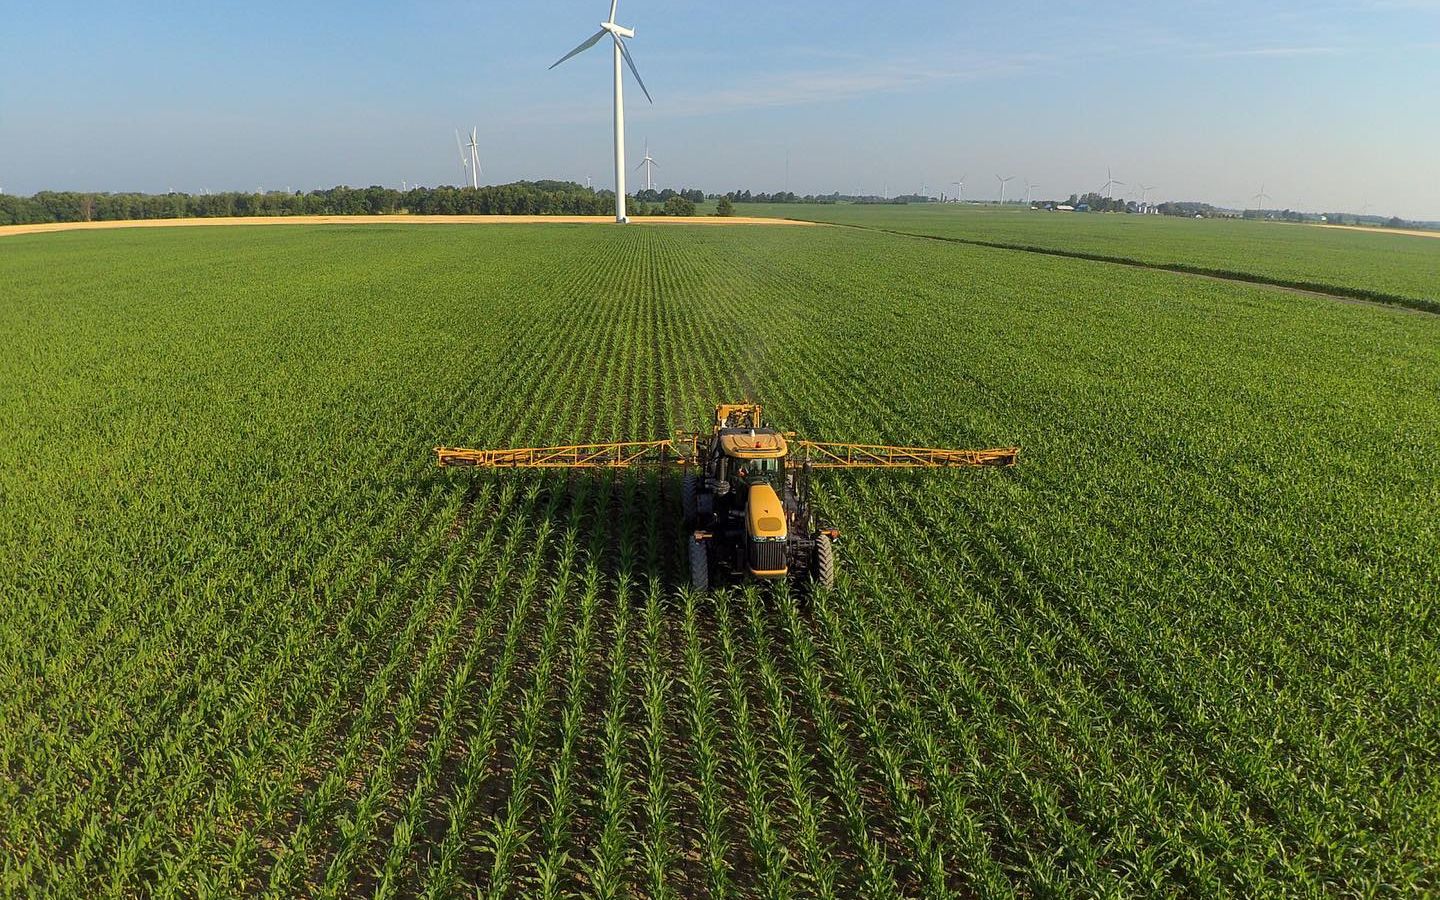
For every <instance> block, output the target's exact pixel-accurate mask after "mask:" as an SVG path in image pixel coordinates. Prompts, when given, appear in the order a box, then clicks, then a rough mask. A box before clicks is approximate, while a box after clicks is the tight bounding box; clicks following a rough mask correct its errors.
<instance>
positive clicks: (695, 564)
mask: <svg viewBox="0 0 1440 900" xmlns="http://www.w3.org/2000/svg"><path fill="white" fill-rule="evenodd" d="M690 586H691V587H693V588H695V590H697V591H699V592H700V593H702V594H703V593H705V592H706V591H708V590H710V548H709V547H707V546H706V545H705V542H704V541H697V540H695V538H694V537H691V538H690Z"/></svg>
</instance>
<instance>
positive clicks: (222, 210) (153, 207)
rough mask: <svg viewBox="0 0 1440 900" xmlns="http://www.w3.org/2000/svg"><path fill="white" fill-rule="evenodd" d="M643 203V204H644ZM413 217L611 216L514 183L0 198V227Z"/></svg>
mask: <svg viewBox="0 0 1440 900" xmlns="http://www.w3.org/2000/svg"><path fill="white" fill-rule="evenodd" d="M640 195H641V196H640V197H637V199H636V200H635V201H633V202H634V203H635V206H634V207H633V208H632V209H631V210H630V212H631V213H632V214H634V215H694V213H695V203H696V202H698V201H703V200H704V199H705V195H704V193H703V192H701V191H698V190H684V191H673V190H670V189H668V188H667V189H666V190H664V191H642V192H640ZM649 195H654V196H653V197H651V196H649ZM642 198H644V199H642ZM403 213H410V214H414V215H435V216H449V215H478V216H486V215H533V216H547V215H555V216H561V215H569V216H591V215H597V216H598V215H614V214H615V192H614V191H596V190H592V189H590V188H587V187H584V186H583V185H579V184H576V183H574V182H570V181H517V182H514V183H512V184H497V185H485V186H483V187H479V188H472V187H448V186H442V187H415V188H410V189H409V190H405V191H398V190H395V189H394V188H388V187H380V186H378V185H377V186H372V187H368V188H352V187H346V186H340V187H333V188H329V189H327V190H316V191H309V192H308V193H307V192H301V191H295V192H293V193H292V192H285V191H265V192H254V193H249V192H243V191H223V192H220V193H215V194H211V193H204V194H185V193H168V194H139V193H91V192H78V191H41V192H39V193H38V194H35V195H34V196H31V197H21V196H15V195H9V194H0V225H28V224H34V223H44V222H107V221H117V220H121V219H183V218H221V217H231V216H366V215H371V216H377V215H397V214H403Z"/></svg>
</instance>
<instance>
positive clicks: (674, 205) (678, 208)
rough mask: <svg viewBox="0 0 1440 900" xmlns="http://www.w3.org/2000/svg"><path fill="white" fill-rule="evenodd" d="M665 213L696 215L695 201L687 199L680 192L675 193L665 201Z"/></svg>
mask: <svg viewBox="0 0 1440 900" xmlns="http://www.w3.org/2000/svg"><path fill="white" fill-rule="evenodd" d="M665 215H667V216H693V215H695V202H694V201H693V200H687V199H685V198H684V197H682V196H680V195H679V194H673V195H671V197H670V198H669V199H668V200H666V201H665Z"/></svg>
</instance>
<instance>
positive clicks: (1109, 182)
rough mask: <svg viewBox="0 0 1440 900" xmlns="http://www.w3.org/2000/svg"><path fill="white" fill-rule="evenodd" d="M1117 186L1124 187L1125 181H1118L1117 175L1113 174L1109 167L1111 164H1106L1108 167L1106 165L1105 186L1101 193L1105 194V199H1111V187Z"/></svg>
mask: <svg viewBox="0 0 1440 900" xmlns="http://www.w3.org/2000/svg"><path fill="white" fill-rule="evenodd" d="M1117 186H1118V187H1124V186H1125V182H1123V181H1116V180H1115V176H1114V175H1112V174H1111V172H1110V167H1109V166H1106V167H1105V186H1104V187H1103V188H1101V189H1100V193H1102V194H1104V195H1105V199H1106V200H1109V199H1110V189H1111V188H1113V187H1117Z"/></svg>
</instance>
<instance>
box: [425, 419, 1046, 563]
mask: <svg viewBox="0 0 1440 900" xmlns="http://www.w3.org/2000/svg"><path fill="white" fill-rule="evenodd" d="M1019 452H1020V450H1019V448H1018V447H1004V448H999V449H994V450H945V449H937V448H933V447H886V446H877V445H873V444H831V443H819V442H817V441H805V440H797V439H796V438H795V435H794V434H793V433H791V432H781V431H778V430H776V429H775V428H772V427H770V426H768V425H766V424H765V423H764V422H763V421H762V420H761V417H760V407H759V406H758V405H756V404H754V403H728V404H723V405H721V406H717V407H716V408H715V423H714V427H713V428H712V429H711V432H710V434H708V435H702V434H700V433H698V432H678V433H677V434H676V435H675V437H674V438H671V439H669V440H658V441H630V442H620V443H609V444H571V445H567V446H563V447H521V448H516V449H511V450H466V449H459V448H454V447H436V448H435V455H436V456H437V458H438V459H439V463H440V465H441V466H470V467H477V468H487V469H624V468H629V467H632V466H662V467H679V468H681V469H682V470H684V479H683V482H682V485H681V489H680V500H681V506H682V508H683V510H684V516H685V528H686V530H687V531H688V532H689V537H688V538H687V543H688V545H689V557H690V579H691V582H692V584H693V585H694V586H695V588H696V589H697V590H700V591H705V590H708V589H709V588H710V585H711V583H712V582H713V581H715V580H717V579H718V578H720V577H724V576H727V575H729V576H736V577H744V576H749V577H753V578H760V579H767V580H777V579H781V578H791V579H794V580H795V581H797V582H803V581H804V580H806V579H813V580H814V581H816V582H818V583H820V584H823V585H825V586H827V587H828V586H830V585H831V584H832V583H833V582H834V578H835V547H834V543H833V541H834V540H835V539H836V538H838V537H839V536H840V533H839V532H838V531H836V530H835V529H834V528H829V527H823V526H821V525H819V524H817V521H816V516H815V510H814V508H813V507H812V505H811V502H810V472H811V470H813V469H925V468H947V467H959V466H1013V465H1014V464H1015V460H1016V457H1017V456H1018V455H1019ZM797 462H798V465H796V463H797Z"/></svg>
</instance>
